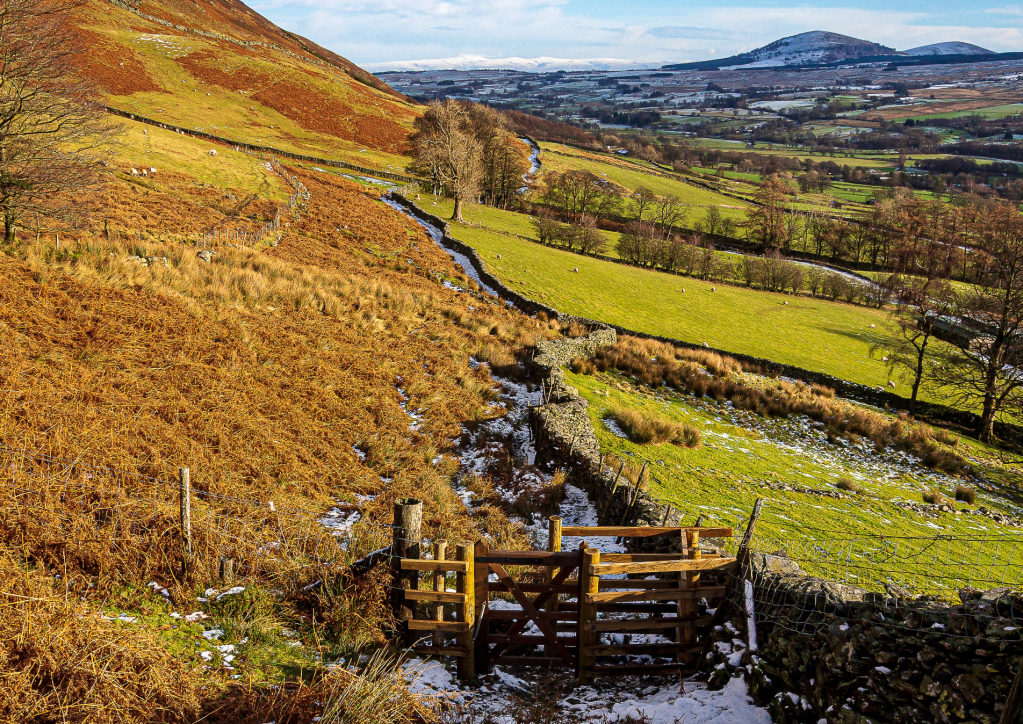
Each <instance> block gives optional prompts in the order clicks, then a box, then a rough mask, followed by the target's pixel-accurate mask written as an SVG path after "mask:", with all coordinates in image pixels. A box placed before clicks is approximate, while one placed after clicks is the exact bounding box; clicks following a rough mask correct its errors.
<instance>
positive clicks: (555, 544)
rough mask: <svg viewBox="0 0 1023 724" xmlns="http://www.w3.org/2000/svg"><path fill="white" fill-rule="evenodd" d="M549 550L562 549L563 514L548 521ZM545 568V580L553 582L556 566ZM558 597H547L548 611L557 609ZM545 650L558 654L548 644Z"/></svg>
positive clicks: (552, 654) (545, 654)
mask: <svg viewBox="0 0 1023 724" xmlns="http://www.w3.org/2000/svg"><path fill="white" fill-rule="evenodd" d="M547 550H548V551H550V552H551V553H558V552H559V551H561V516H558V515H552V516H551V517H550V519H549V520H548V521H547ZM544 570H545V572H544V580H545V581H546V582H547V583H552V582H553V581H554V567H553V566H548V567H547V568H546V569H544ZM558 599H559V596H558V595H557V594H554V595H552V596H551V597H550V598H548V599H547V603H546V605H545V606H544V608H545V609H546V610H547V611H557V610H558ZM543 651H544V656H556V655H557V653H556V652H555V651H554V650H553V649H551V647H549V646H547V645H544V647H543Z"/></svg>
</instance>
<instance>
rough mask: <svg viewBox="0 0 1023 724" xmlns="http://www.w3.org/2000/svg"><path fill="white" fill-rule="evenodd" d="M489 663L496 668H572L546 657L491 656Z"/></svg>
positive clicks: (558, 660)
mask: <svg viewBox="0 0 1023 724" xmlns="http://www.w3.org/2000/svg"><path fill="white" fill-rule="evenodd" d="M489 661H490V663H492V664H494V665H496V666H539V667H541V668H547V669H550V668H554V669H563V668H574V666H575V665H574V664H573V665H572V666H569V665H568V664H566V663H565V662H564V661H562V660H561V659H557V658H553V659H552V658H548V657H546V656H491V657H490V659H489Z"/></svg>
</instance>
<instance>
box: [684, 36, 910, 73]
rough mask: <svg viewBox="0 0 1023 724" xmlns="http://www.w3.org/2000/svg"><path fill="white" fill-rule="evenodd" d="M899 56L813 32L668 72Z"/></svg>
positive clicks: (877, 46)
mask: <svg viewBox="0 0 1023 724" xmlns="http://www.w3.org/2000/svg"><path fill="white" fill-rule="evenodd" d="M896 54H897V51H896V50H895V49H894V48H889V47H887V46H885V45H880V44H879V43H872V42H870V41H869V40H860V39H859V38H852V37H850V36H848V35H841V34H839V33H829V32H826V31H823V30H812V31H810V32H808V33H800V34H799V35H792V36H789V37H787V38H782V39H781V40H776V41H774V42H773V43H770V44H768V45H765V46H764V47H762V48H757V49H756V50H751V51H750V52H748V53H740V54H739V55H733V56H731V57H730V58H722V59H721V60H710V61H703V62H699V63H683V64H679V65H669V66H665V68H666V69H668V70H684V69H690V68H691V69H704V70H710V69H718V68H721V69H734V68H782V67H787V66H798V65H804V66H805V65H827V64H830V63H840V62H842V61H846V60H855V59H857V58H863V57H870V56H879V55H882V56H887V55H896Z"/></svg>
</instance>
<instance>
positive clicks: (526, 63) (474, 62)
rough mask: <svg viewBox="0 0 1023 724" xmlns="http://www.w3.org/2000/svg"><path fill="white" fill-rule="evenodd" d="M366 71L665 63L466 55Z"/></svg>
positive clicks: (378, 66)
mask: <svg viewBox="0 0 1023 724" xmlns="http://www.w3.org/2000/svg"><path fill="white" fill-rule="evenodd" d="M363 67H364V68H366V69H367V70H369V71H372V72H374V73H386V72H390V71H404V72H414V71H422V70H519V71H525V72H527V73H548V72H550V71H556V70H642V69H648V68H660V67H661V63H660V62H643V61H635V60H621V59H618V58H487V57H484V56H482V55H468V54H463V55H459V56H456V57H454V58H431V59H426V60H395V61H391V62H388V63H366V64H364V65H363Z"/></svg>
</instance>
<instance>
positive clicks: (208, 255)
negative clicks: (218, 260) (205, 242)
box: [196, 249, 217, 264]
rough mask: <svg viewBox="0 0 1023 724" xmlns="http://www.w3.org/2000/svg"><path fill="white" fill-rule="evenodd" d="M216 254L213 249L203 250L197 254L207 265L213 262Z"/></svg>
mask: <svg viewBox="0 0 1023 724" xmlns="http://www.w3.org/2000/svg"><path fill="white" fill-rule="evenodd" d="M216 253H217V252H215V251H213V250H212V249H203V250H202V251H200V252H199V253H198V254H196V256H197V257H199V258H200V259H202V260H203V261H204V262H206V263H207V264H209V263H210V262H211V261H213V257H214V256H215V255H216Z"/></svg>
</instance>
